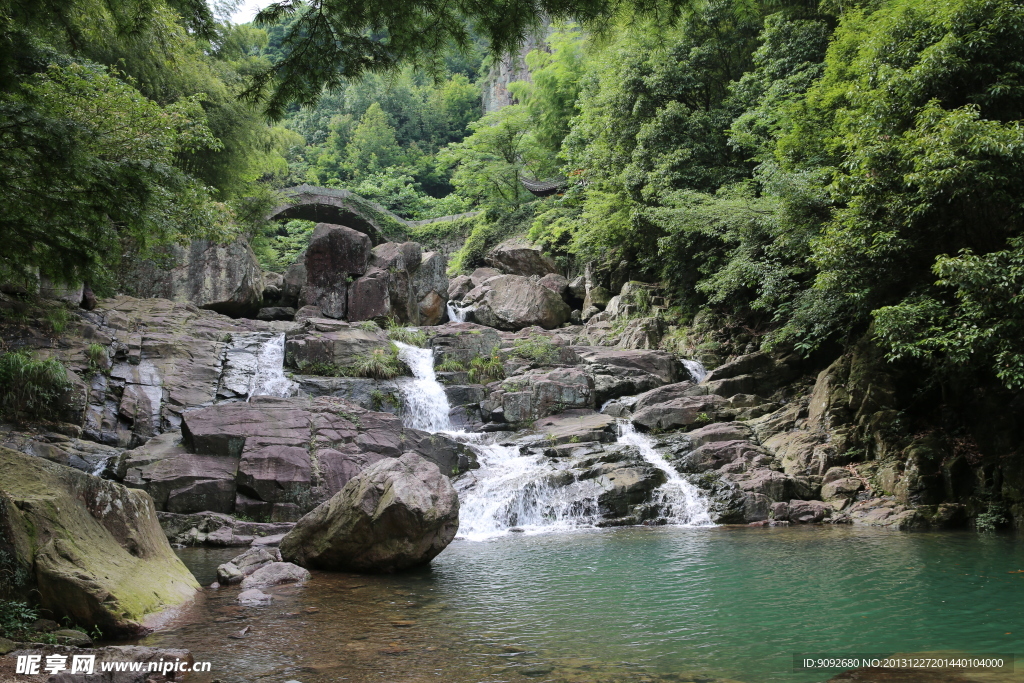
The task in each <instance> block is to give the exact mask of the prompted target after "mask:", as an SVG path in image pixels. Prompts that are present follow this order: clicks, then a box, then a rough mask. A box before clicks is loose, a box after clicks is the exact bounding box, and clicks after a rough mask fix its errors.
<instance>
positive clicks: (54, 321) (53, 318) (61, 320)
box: [46, 306, 68, 334]
mask: <svg viewBox="0 0 1024 683" xmlns="http://www.w3.org/2000/svg"><path fill="white" fill-rule="evenodd" d="M46 322H47V323H48V324H49V325H50V329H51V330H52V331H53V333H54V334H63V333H64V330H66V329H67V327H68V309H66V308H64V307H63V306H56V307H54V308H51V309H50V310H48V311H47V312H46Z"/></svg>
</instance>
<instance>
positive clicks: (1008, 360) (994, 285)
mask: <svg viewBox="0 0 1024 683" xmlns="http://www.w3.org/2000/svg"><path fill="white" fill-rule="evenodd" d="M1010 247H1011V248H1010V249H1007V250H1004V251H997V252H992V253H990V254H984V255H978V254H974V253H972V252H971V251H970V250H967V249H965V250H963V251H961V253H960V254H959V255H958V256H940V257H939V258H938V259H937V260H936V262H935V265H934V267H933V271H934V273H935V275H937V276H938V277H939V280H938V281H937V282H936V283H935V284H936V286H937V287H939V288H942V289H943V290H945V291H946V292H951V293H952V296H951V297H950V296H948V295H946V297H944V300H943V301H940V300H938V299H936V298H932V297H931V296H926V295H921V296H916V297H910V298H907V299H905V300H904V301H902V302H901V303H899V304H898V305H895V306H885V307H882V308H880V309H878V310H876V311H874V312H873V315H874V319H875V333H876V335H877V337H878V338H879V339H880V340H881V341H882V342H883V343H884V344H885V346H886V347H887V348H888V349H889V358H890V359H893V360H897V359H901V358H917V359H925V360H927V361H929V362H930V363H932V364H933V365H943V364H950V363H951V364H953V365H958V366H968V367H970V366H980V367H983V368H986V369H988V370H990V371H991V372H992V373H993V374H994V375H995V376H996V377H998V378H999V379H1000V380H1001V381H1002V382H1003V384H1004V385H1006V387H1007V388H1008V389H1011V390H1014V391H1019V390H1021V389H1024V238H1020V237H1018V238H1013V239H1011V240H1010Z"/></svg>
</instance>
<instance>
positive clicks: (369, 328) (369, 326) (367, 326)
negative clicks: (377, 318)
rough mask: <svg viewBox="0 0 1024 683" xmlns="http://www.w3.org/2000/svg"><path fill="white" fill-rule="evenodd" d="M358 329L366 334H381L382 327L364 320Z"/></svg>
mask: <svg viewBox="0 0 1024 683" xmlns="http://www.w3.org/2000/svg"><path fill="white" fill-rule="evenodd" d="M356 327H358V328H359V329H361V330H362V331H364V332H380V326H379V325H378V324H377V323H375V322H373V321H372V320H364V321H363V322H361V323H359V324H358V325H356Z"/></svg>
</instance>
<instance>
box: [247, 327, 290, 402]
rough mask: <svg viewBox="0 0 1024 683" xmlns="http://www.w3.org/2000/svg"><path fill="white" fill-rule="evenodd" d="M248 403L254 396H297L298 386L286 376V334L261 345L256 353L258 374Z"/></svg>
mask: <svg viewBox="0 0 1024 683" xmlns="http://www.w3.org/2000/svg"><path fill="white" fill-rule="evenodd" d="M250 386H251V388H250V390H249V395H248V396H247V397H246V400H247V401H248V400H249V399H251V398H252V397H253V396H280V397H287V396H292V395H294V394H295V388H296V386H297V385H296V384H295V382H293V381H291V380H290V379H288V377H287V376H286V375H285V374H284V334H278V335H275V336H274V337H271V338H270V339H268V340H266V341H264V342H263V343H262V344H260V346H259V348H258V349H257V351H256V373H255V375H253V378H252V384H251V385H250Z"/></svg>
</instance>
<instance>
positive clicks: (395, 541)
mask: <svg viewBox="0 0 1024 683" xmlns="http://www.w3.org/2000/svg"><path fill="white" fill-rule="evenodd" d="M458 528H459V497H458V494H456V492H455V489H454V488H453V487H452V485H451V482H449V481H448V478H447V477H446V476H444V475H443V474H441V471H440V470H439V469H438V468H437V465H435V464H434V463H432V462H429V461H428V460H425V459H424V458H422V457H420V456H419V455H417V454H415V453H406V454H404V455H402V457H400V458H397V459H395V458H392V459H387V460H383V461H380V462H378V463H376V464H375V465H373V466H371V467H370V468H368V469H366V470H365V471H363V472H362V473H360V474H359V475H358V476H356V477H355V478H353V479H352V480H350V481H349V482H348V483H347V484H346V485H345V488H343V489H342V490H341V491H340V492H339V493H337V494H335V496H334V497H333V498H331V499H330V500H329V501H327V502H325V503H323V504H321V505H320V506H319V507H317V508H316V509H315V510H313V511H312V512H310V513H309V514H308V515H306V516H305V517H303V518H302V519H301V520H299V523H298V524H296V525H295V528H294V529H293V530H292V531H291V532H289V533H288V535H286V536H285V537H284V539H283V540H282V541H281V555H282V557H283V558H284V559H285V560H287V561H289V562H294V563H295V564H298V565H300V566H303V567H313V568H317V569H330V570H339V571H357V572H374V573H376V572H388V573H390V572H396V571H401V570H403V569H408V568H410V567H415V566H418V565H423V564H426V563H428V562H430V560H432V559H433V558H434V557H435V556H437V554H438V553H440V552H441V551H442V550H444V549H445V547H447V545H448V544H449V543H451V541H452V539H454V538H455V533H456V531H458Z"/></svg>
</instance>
